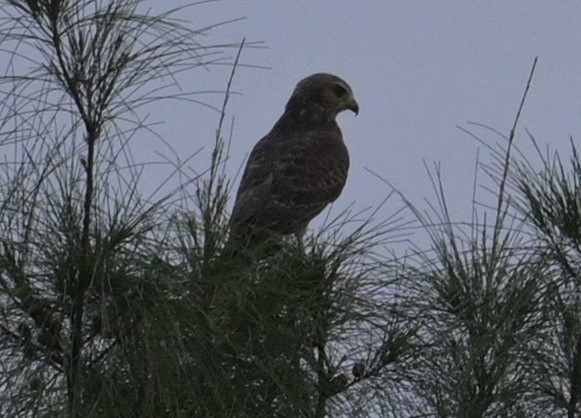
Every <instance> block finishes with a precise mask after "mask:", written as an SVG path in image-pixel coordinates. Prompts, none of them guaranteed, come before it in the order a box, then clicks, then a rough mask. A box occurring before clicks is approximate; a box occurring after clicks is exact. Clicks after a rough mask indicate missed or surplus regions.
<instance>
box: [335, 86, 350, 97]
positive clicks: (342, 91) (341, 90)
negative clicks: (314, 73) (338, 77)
mask: <svg viewBox="0 0 581 418" xmlns="http://www.w3.org/2000/svg"><path fill="white" fill-rule="evenodd" d="M333 91H334V92H335V96H337V97H344V96H346V95H347V89H346V88H345V87H343V86H342V85H340V84H335V85H334V86H333Z"/></svg>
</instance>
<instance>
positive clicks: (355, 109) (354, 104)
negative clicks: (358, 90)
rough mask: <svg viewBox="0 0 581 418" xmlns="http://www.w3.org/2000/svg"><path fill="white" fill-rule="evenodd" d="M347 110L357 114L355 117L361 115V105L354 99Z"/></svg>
mask: <svg viewBox="0 0 581 418" xmlns="http://www.w3.org/2000/svg"><path fill="white" fill-rule="evenodd" d="M347 109H349V110H350V111H352V112H353V113H355V115H358V114H359V103H357V100H355V98H354V97H352V98H351V100H349V102H348V103H347Z"/></svg>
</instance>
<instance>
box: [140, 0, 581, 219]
mask: <svg viewBox="0 0 581 418" xmlns="http://www.w3.org/2000/svg"><path fill="white" fill-rule="evenodd" d="M183 4H185V2H183V1H178V0H165V1H164V2H157V1H155V2H154V1H153V0H151V1H150V2H149V3H148V2H146V3H145V5H146V6H149V7H152V10H154V11H157V10H164V9H168V8H172V7H177V6H180V5H183ZM179 17H180V18H182V19H184V20H187V21H190V22H191V24H192V25H193V27H205V26H207V25H210V24H213V23H219V22H223V21H227V20H232V19H237V18H242V19H241V20H238V21H235V22H233V23H230V24H227V25H223V26H219V27H217V28H215V29H213V30H211V31H209V32H208V33H206V35H204V36H203V37H202V38H200V42H201V43H202V44H218V43H235V42H240V41H242V39H246V42H247V43H252V42H260V46H261V47H260V48H245V49H244V50H243V51H242V56H241V62H242V63H243V64H244V65H246V66H242V67H240V68H239V69H238V71H237V72H236V74H235V78H234V84H233V89H234V90H235V92H236V93H238V94H236V95H233V96H232V98H231V101H230V103H229V107H228V109H227V111H228V115H227V121H228V124H229V123H230V122H231V121H232V120H233V121H234V124H233V131H232V145H231V151H230V158H229V161H228V172H229V173H230V174H232V175H235V174H236V172H237V171H238V170H239V168H240V166H241V165H243V164H244V161H245V158H246V157H247V155H248V153H249V152H250V150H251V149H252V147H253V146H254V144H255V143H256V142H257V141H258V140H259V139H260V138H261V137H262V136H264V135H265V134H266V133H267V132H268V131H269V130H270V128H271V127H272V125H273V124H274V122H275V121H276V120H277V119H278V117H279V116H280V115H281V113H282V111H283V109H284V105H285V104H286V101H287V100H288V98H289V96H290V94H291V92H292V90H293V88H294V86H295V85H296V83H297V82H298V81H299V80H300V79H302V78H304V77H305V76H308V75H309V74H312V73H315V72H330V73H334V74H337V75H339V76H340V77H342V78H343V79H345V80H346V81H347V82H348V83H349V84H350V85H351V87H352V88H353V90H354V92H355V95H356V97H357V99H358V102H359V104H360V113H359V115H358V116H357V117H355V116H354V115H352V114H351V113H347V112H346V113H344V114H342V115H340V116H339V124H340V126H341V128H342V130H343V134H344V137H345V141H346V144H347V146H348V148H349V150H350V154H351V168H350V175H349V180H348V183H347V186H346V187H345V190H344V192H343V194H342V196H341V197H340V198H339V199H338V201H337V202H336V204H335V205H334V208H333V211H337V213H338V212H339V211H341V210H342V209H344V208H346V207H347V206H349V205H353V207H354V208H356V209H364V208H367V207H374V206H377V205H378V204H379V203H380V202H381V201H382V200H383V199H384V198H385V197H386V196H387V195H388V194H389V193H390V187H389V186H387V185H386V184H385V182H382V181H381V180H379V179H378V178H377V176H379V177H381V178H383V179H385V181H386V182H387V183H389V184H391V185H393V186H394V187H395V188H396V189H397V190H399V191H400V192H401V193H403V194H404V195H405V196H406V197H408V198H409V199H410V200H411V201H412V202H413V203H414V204H416V205H417V206H418V207H419V208H420V209H426V208H427V204H426V203H425V202H424V201H423V199H424V198H425V197H428V198H432V197H433V195H434V193H433V190H432V186H431V183H430V180H429V176H428V174H427V172H426V168H425V166H426V165H428V166H433V164H434V163H439V164H440V166H441V172H442V178H443V182H444V186H445V190H446V193H447V196H448V200H449V202H450V206H451V208H452V212H453V214H454V216H455V217H457V219H458V220H459V219H469V217H470V207H471V201H472V191H473V184H474V172H475V164H476V159H477V155H479V157H478V158H479V159H480V160H482V161H486V159H487V158H489V157H487V151H486V147H484V146H483V145H482V144H479V143H478V141H476V140H474V139H473V138H471V137H470V135H468V134H466V133H465V132H463V131H462V130H461V129H459V128H458V127H459V126H460V127H463V128H466V129H469V130H471V131H472V132H474V133H475V134H476V135H478V136H480V138H481V139H482V141H484V143H486V144H490V145H493V144H495V143H498V141H499V140H500V138H499V137H497V136H496V135H494V134H492V133H491V132H489V131H487V130H485V129H482V128H477V127H475V126H473V125H470V124H469V123H470V122H477V123H480V124H484V125H486V126H489V127H491V128H493V129H496V130H498V131H500V132H502V133H505V134H506V135H508V133H509V131H510V128H511V126H512V124H513V120H514V117H515V114H516V112H517V109H518V105H519V103H520V100H521V96H522V94H523V91H524V87H525V84H526V81H527V78H528V75H529V72H530V69H531V66H532V63H533V60H534V58H535V57H538V59H539V61H538V65H537V69H536V73H535V75H534V79H533V82H532V86H531V89H530V92H529V96H528V99H527V102H526V105H525V108H524V113H523V115H522V118H521V121H520V125H519V128H518V130H517V137H516V145H517V146H519V147H520V148H521V149H523V150H524V151H525V153H528V154H530V155H531V156H532V155H533V150H532V147H531V145H530V143H529V142H528V140H527V137H526V131H527V130H528V131H529V132H530V133H532V134H533V135H534V136H535V137H536V138H537V140H538V141H539V143H540V144H541V145H542V146H545V145H548V146H550V147H551V149H559V150H561V152H562V153H563V155H565V156H567V155H568V149H567V147H568V143H569V138H570V137H572V138H573V140H574V141H575V142H577V140H578V137H579V133H580V131H581V48H580V47H579V41H580V39H581V29H580V28H581V2H579V1H578V0H559V1H552V2H547V1H534V0H511V1H506V0H487V1H466V0H438V1H419V0H415V1H385V0H366V1H357V2H355V1H353V0H317V1H314V0H311V1H307V0H268V1H266V0H262V1H258V0H246V1H244V0H231V1H227V0H223V1H215V2H203V3H200V4H198V5H195V6H193V7H190V8H187V9H185V10H183V11H180V13H179ZM234 52H235V51H232V54H231V55H233V54H234ZM256 67H262V68H256ZM229 72H230V68H229V67H228V66H210V67H208V68H207V69H198V70H195V71H192V74H188V75H187V76H186V77H184V78H183V79H182V84H183V85H182V88H183V89H184V90H218V91H221V90H224V88H225V86H226V82H227V80H228V77H229ZM204 100H206V101H207V102H208V103H210V104H212V105H214V106H217V107H219V106H220V104H221V102H222V100H223V95H221V94H209V95H205V96H204ZM154 117H155V119H156V120H159V121H161V122H163V123H162V124H161V125H160V126H158V127H157V128H156V130H157V131H158V133H159V134H160V135H162V136H163V138H164V140H165V141H167V142H168V143H169V144H171V147H172V148H173V149H175V150H177V151H178V152H179V153H180V154H182V153H183V154H184V155H186V154H190V153H192V152H194V151H195V150H198V149H202V152H201V153H200V154H199V155H198V156H196V157H195V158H194V159H193V160H192V165H193V166H195V167H196V170H198V169H199V170H200V171H203V169H204V168H205V167H207V166H208V156H209V152H210V150H211V146H212V143H213V140H214V132H215V128H216V124H217V121H218V114H217V113H216V112H214V111H212V110H209V109H208V108H205V107H203V106H197V105H194V104H183V103H179V102H178V103H176V102H170V103H167V104H165V105H164V106H162V107H160V108H159V109H158V110H156V112H155V115H154ZM159 147H161V148H163V146H162V145H161V144H160V143H159V141H156V140H155V139H150V140H146V139H144V140H143V142H142V145H140V147H139V148H140V149H139V150H138V154H139V156H141V157H143V158H145V159H147V158H149V157H148V156H152V158H153V159H154V158H155V157H153V156H154V155H156V153H157V152H159V151H160V149H158V148H159ZM161 152H162V153H163V149H162V150H161ZM372 173H375V175H374V174H372ZM479 176H482V177H483V174H480V175H479ZM235 187H237V183H236V186H235ZM478 193H479V194H481V193H484V194H485V192H484V191H482V190H480V191H478ZM432 200H433V199H432ZM400 207H401V203H399V202H397V199H394V200H391V201H389V202H388V203H387V204H386V205H385V206H384V207H382V209H381V210H380V216H383V215H385V216H388V215H389V214H390V213H393V212H394V211H395V210H397V209H399V208H400ZM382 214H383V215H382ZM314 225H315V226H316V225H317V223H315V224H314Z"/></svg>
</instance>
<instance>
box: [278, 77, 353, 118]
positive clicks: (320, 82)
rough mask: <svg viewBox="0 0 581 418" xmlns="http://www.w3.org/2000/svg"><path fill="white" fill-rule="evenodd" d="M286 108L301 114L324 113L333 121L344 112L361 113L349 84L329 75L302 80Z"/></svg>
mask: <svg viewBox="0 0 581 418" xmlns="http://www.w3.org/2000/svg"><path fill="white" fill-rule="evenodd" d="M286 108H287V110H289V109H292V110H295V111H298V112H300V113H301V114H302V113H304V112H309V111H317V113H318V112H321V111H322V112H324V114H325V115H326V116H327V117H330V118H333V119H334V118H335V117H336V116H337V114H339V113H340V112H342V111H344V110H351V111H352V112H353V113H355V114H357V113H359V104H357V101H356V100H355V96H354V95H353V90H351V87H349V84H347V83H346V82H345V81H344V80H342V79H341V78H339V77H337V76H335V75H333V74H327V73H317V74H313V75H310V76H308V77H307V78H304V79H303V80H301V81H300V82H299V83H298V84H297V86H296V87H295V90H294V91H293V94H292V96H291V98H290V99H289V101H288V103H287V105H286ZM313 108H314V109H313Z"/></svg>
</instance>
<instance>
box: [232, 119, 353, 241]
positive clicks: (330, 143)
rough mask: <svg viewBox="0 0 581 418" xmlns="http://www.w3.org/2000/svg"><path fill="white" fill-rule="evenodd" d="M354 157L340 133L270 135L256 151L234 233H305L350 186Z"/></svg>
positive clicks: (248, 168)
mask: <svg viewBox="0 0 581 418" xmlns="http://www.w3.org/2000/svg"><path fill="white" fill-rule="evenodd" d="M348 170H349V155H348V153H347V148H346V147H345V144H344V143H343V140H342V136H341V131H340V130H339V128H338V127H337V126H336V125H335V126H333V127H331V129H326V130H318V131H303V132H293V133H286V134H284V133H282V132H277V131H276V130H273V131H271V132H270V133H269V134H268V135H267V136H265V137H264V138H262V139H261V140H260V141H259V142H258V143H257V144H256V146H255V147H254V149H253V150H252V153H251V154H250V157H249V158H248V163H247V165H246V169H245V171H244V174H243V176H242V180H241V183H240V187H239V189H238V194H237V197H236V203H235V205H234V210H233V213H232V225H233V228H234V229H235V230H239V231H240V229H246V228H251V229H257V230H260V229H264V230H269V231H273V232H277V233H279V234H289V233H294V232H298V231H300V230H301V229H304V228H305V227H306V226H307V224H308V223H309V221H310V220H311V219H313V218H314V217H315V216H317V215H318V214H319V213H320V212H321V211H322V210H323V209H324V208H325V206H327V205H328V204H329V203H330V202H332V201H334V200H335V199H336V198H337V197H338V196H339V194H340V193H341V191H342V190H343V187H344V186H345V182H346V180H347V172H348Z"/></svg>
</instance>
